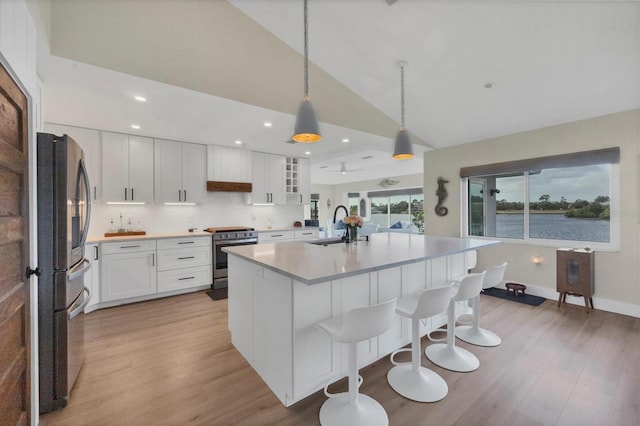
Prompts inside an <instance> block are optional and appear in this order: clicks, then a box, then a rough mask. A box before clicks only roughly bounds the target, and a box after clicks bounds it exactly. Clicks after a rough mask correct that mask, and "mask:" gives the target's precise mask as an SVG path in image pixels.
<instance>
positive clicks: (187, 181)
mask: <svg viewBox="0 0 640 426" xmlns="http://www.w3.org/2000/svg"><path fill="white" fill-rule="evenodd" d="M154 159H155V161H154V162H155V172H154V173H155V200H156V202H158V203H185V202H186V203H204V202H205V201H206V200H207V147H206V146H205V145H198V144H193V143H184V142H176V141H169V140H164V139H155V151H154Z"/></svg>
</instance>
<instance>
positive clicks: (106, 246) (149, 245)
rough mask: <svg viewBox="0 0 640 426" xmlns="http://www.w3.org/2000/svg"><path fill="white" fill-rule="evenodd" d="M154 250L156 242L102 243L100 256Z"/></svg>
mask: <svg viewBox="0 0 640 426" xmlns="http://www.w3.org/2000/svg"><path fill="white" fill-rule="evenodd" d="M155 249H156V240H131V241H120V242H113V243H102V254H103V255H104V254H116V253H131V252H138V251H148V250H155Z"/></svg>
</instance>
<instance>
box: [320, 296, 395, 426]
mask: <svg viewBox="0 0 640 426" xmlns="http://www.w3.org/2000/svg"><path fill="white" fill-rule="evenodd" d="M395 308H396V299H392V300H389V301H388V302H384V303H380V304H378V305H373V306H367V307H364V308H357V309H352V310H350V311H349V312H347V313H345V314H343V315H337V316H335V317H332V318H329V319H326V320H323V321H319V322H317V323H316V324H315V325H316V327H318V328H319V329H320V330H322V331H324V332H325V333H327V334H328V335H329V336H330V337H331V338H332V339H333V340H335V341H336V342H340V343H347V344H348V345H349V392H343V393H337V394H330V393H329V392H328V391H327V387H328V386H329V384H327V386H325V388H324V393H325V395H326V396H327V397H329V399H327V400H326V401H325V402H324V404H322V407H320V424H321V425H388V424H389V416H387V412H386V411H385V409H384V408H383V407H382V405H380V403H379V402H377V401H376V400H375V399H373V398H371V397H370V396H367V395H363V394H360V393H359V392H358V388H359V387H360V385H361V384H362V377H361V376H359V375H358V346H357V345H358V342H361V341H364V340H369V339H371V338H373V337H376V336H379V335H380V334H382V333H384V332H385V331H387V330H388V329H389V328H390V327H391V325H392V324H393V318H394V315H395Z"/></svg>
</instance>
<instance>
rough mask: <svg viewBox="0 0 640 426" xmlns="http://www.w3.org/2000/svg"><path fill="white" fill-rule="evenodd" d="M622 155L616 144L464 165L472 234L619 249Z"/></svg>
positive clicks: (462, 170) (468, 214)
mask: <svg viewBox="0 0 640 426" xmlns="http://www.w3.org/2000/svg"><path fill="white" fill-rule="evenodd" d="M618 158H619V150H618V149H617V148H612V149H606V150H599V151H588V152H585V153H576V154H568V155H562V156H553V157H543V158H537V159H531V160H522V161H519V162H511V163H498V164H494V165H488V166H477V167H469V168H463V169H461V171H460V174H461V177H463V178H465V179H466V184H467V185H466V186H467V208H466V211H467V214H466V233H467V235H470V236H485V237H496V238H504V239H511V240H523V241H528V242H536V241H541V242H543V241H545V242H548V241H555V242H571V243H573V244H571V245H573V246H575V245H576V243H577V242H580V243H581V244H582V243H584V244H585V245H586V244H587V243H588V244H589V246H590V247H599V248H613V247H615V246H616V245H617V240H618V238H617V235H618V218H617V216H616V215H612V214H611V212H612V210H613V211H617V209H615V206H616V205H617V187H618V178H617V176H618V172H617V170H618V167H617V163H618ZM532 165H534V166H535V167H531V166H532ZM524 167H526V168H525V169H524V170H518V169H521V168H524ZM474 172H476V173H478V174H475V173H474ZM491 172H494V173H491Z"/></svg>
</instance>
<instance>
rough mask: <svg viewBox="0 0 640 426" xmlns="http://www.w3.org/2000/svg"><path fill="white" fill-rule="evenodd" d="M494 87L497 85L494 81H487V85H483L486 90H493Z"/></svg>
mask: <svg viewBox="0 0 640 426" xmlns="http://www.w3.org/2000/svg"><path fill="white" fill-rule="evenodd" d="M494 85H495V83H494V82H493V81H487V82H486V83H484V84H483V86H484V88H485V89H491V88H492V87H493V86H494Z"/></svg>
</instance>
